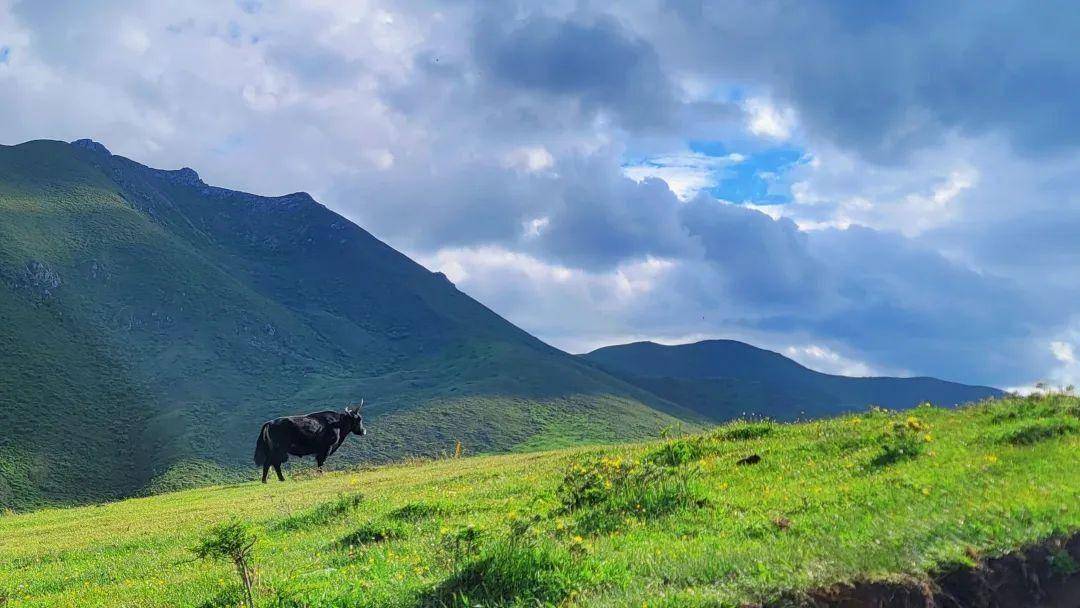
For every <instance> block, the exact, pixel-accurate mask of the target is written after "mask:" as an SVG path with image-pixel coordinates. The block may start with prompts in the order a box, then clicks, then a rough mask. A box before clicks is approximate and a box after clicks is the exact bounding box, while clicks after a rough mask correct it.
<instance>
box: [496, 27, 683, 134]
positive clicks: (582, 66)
mask: <svg viewBox="0 0 1080 608" xmlns="http://www.w3.org/2000/svg"><path fill="white" fill-rule="evenodd" d="M475 51H476V56H477V59H478V61H479V62H480V65H481V68H482V69H484V70H486V71H487V72H488V73H489V77H490V78H492V79H494V80H496V81H497V82H501V83H504V84H506V85H509V86H512V87H519V88H521V89H524V90H528V91H532V92H534V93H539V94H544V95H552V96H566V97H572V98H575V99H577V100H579V101H580V103H581V105H582V108H583V109H584V110H585V111H587V112H600V111H607V112H611V113H613V114H615V115H616V116H617V117H618V118H619V119H620V120H621V121H622V122H624V123H625V124H626V125H628V126H630V127H647V126H656V125H660V124H663V123H664V122H665V121H667V120H668V119H669V118H670V116H669V115H670V114H671V113H672V112H673V110H674V109H675V106H676V99H675V90H674V86H673V85H672V83H671V81H670V80H669V78H668V77H667V75H666V74H665V73H664V71H663V70H662V69H661V67H660V61H659V58H658V57H657V54H656V52H655V51H654V50H653V48H652V47H651V46H650V45H649V44H648V43H647V42H645V41H643V40H641V39H639V38H636V37H634V36H633V35H632V34H630V33H629V32H627V31H625V30H624V29H623V28H622V27H621V26H620V25H619V24H618V22H616V21H615V20H613V19H611V18H608V17H603V16H599V17H592V18H589V19H583V20H575V19H554V18H550V17H545V16H539V15H531V16H529V17H526V18H524V19H521V20H512V21H509V22H506V21H503V20H500V21H498V22H496V21H495V20H494V19H492V18H488V19H485V20H484V21H483V22H482V23H481V25H480V27H479V28H478V31H477V35H476V39H475Z"/></svg>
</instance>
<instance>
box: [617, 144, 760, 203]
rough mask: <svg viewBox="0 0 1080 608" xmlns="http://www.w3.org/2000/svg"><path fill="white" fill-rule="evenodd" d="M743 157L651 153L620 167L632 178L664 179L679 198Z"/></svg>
mask: <svg viewBox="0 0 1080 608" xmlns="http://www.w3.org/2000/svg"><path fill="white" fill-rule="evenodd" d="M744 160H745V157H743V156H742V155H741V154H737V153H732V154H728V155H725V156H707V155H705V154H700V153H697V152H683V153H676V154H665V155H660V156H654V157H650V158H648V159H646V160H645V161H644V162H641V163H638V164H632V165H627V166H625V167H623V174H624V175H626V176H627V177H629V178H630V179H632V180H635V181H639V182H640V181H642V180H645V179H648V178H650V177H654V178H659V179H662V180H664V181H665V182H667V185H668V187H669V188H671V191H672V192H674V193H675V196H677V197H679V200H683V201H686V200H690V199H692V198H694V197H695V196H697V195H698V193H699V192H701V191H702V190H707V189H709V188H712V187H713V186H715V185H717V184H718V183H719V180H720V178H721V177H722V176H723V170H724V168H726V167H730V166H731V165H735V164H738V163H741V162H743V161H744Z"/></svg>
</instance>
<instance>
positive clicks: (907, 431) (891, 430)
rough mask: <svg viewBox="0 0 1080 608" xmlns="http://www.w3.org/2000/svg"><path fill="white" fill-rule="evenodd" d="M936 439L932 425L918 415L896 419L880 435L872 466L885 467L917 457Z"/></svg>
mask: <svg viewBox="0 0 1080 608" xmlns="http://www.w3.org/2000/svg"><path fill="white" fill-rule="evenodd" d="M933 440H934V436H933V434H932V433H931V432H930V425H929V424H927V423H926V422H925V421H923V420H922V419H920V418H919V417H917V416H907V417H906V418H904V419H903V420H895V421H893V422H890V423H889V424H887V425H886V427H885V432H884V433H882V434H881V436H879V437H878V444H879V445H880V448H879V450H878V453H877V455H876V456H874V458H873V459H872V460H871V461H870V465H871V466H872V467H885V466H888V465H891V464H895V463H897V462H901V461H904V460H912V459H914V458H917V457H918V456H919V455H920V454H922V453H923V451H924V450H925V449H926V444H928V443H930V442H931V441H933Z"/></svg>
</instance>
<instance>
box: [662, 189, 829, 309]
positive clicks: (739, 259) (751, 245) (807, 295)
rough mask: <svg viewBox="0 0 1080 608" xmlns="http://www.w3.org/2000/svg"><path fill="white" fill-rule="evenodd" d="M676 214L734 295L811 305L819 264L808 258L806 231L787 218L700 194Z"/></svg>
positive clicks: (820, 274)
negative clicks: (768, 214) (773, 217)
mask: <svg viewBox="0 0 1080 608" xmlns="http://www.w3.org/2000/svg"><path fill="white" fill-rule="evenodd" d="M680 217H681V219H682V222H683V224H684V225H685V226H686V228H687V230H688V231H689V233H690V235H691V236H692V237H693V238H694V240H695V241H696V242H697V243H698V244H700V246H701V248H702V252H703V255H704V258H705V259H706V260H707V261H708V262H709V263H710V264H712V265H713V266H715V267H716V268H717V269H718V271H719V273H720V275H721V276H724V277H725V278H726V283H727V286H726V287H727V290H728V291H729V292H730V293H731V294H732V296H734V297H735V298H738V299H741V300H744V301H745V302H747V303H752V304H763V303H769V302H786V303H789V304H794V305H795V306H800V305H801V306H806V305H811V304H816V301H817V299H818V298H819V297H820V294H821V293H822V292H821V289H822V288H823V287H824V285H823V282H824V277H823V275H824V272H823V271H824V268H823V267H822V265H821V264H819V263H818V262H817V261H816V260H815V259H814V258H813V257H811V256H810V254H809V252H808V251H807V236H806V234H804V233H802V232H800V231H799V229H798V227H797V226H796V225H795V223H794V222H792V221H791V220H787V219H780V220H774V219H772V218H770V217H769V216H767V215H765V214H763V213H761V212H758V211H754V210H752V209H746V208H744V207H740V206H738V205H731V204H727V203H722V202H719V201H717V200H715V199H713V198H710V197H707V196H702V195H699V196H698V197H696V198H695V199H694V200H692V201H690V202H689V203H687V204H686V206H685V207H684V208H683V209H681V210H680Z"/></svg>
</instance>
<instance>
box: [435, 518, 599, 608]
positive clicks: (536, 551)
mask: <svg viewBox="0 0 1080 608" xmlns="http://www.w3.org/2000/svg"><path fill="white" fill-rule="evenodd" d="M474 540H475V539H474ZM470 542H471V541H470ZM579 573H580V568H579V567H578V564H576V563H575V559H574V557H573V555H572V554H571V553H570V551H568V550H566V549H563V548H561V547H559V546H558V545H556V544H555V543H553V542H552V541H551V540H550V539H547V538H541V537H537V536H536V535H533V534H521V533H520V531H518V532H511V533H510V534H508V535H507V536H506V537H504V538H500V539H499V540H497V541H496V542H493V543H492V544H490V545H488V546H487V547H485V548H483V549H482V550H479V552H478V554H477V555H476V556H475V557H473V558H471V559H466V560H465V561H464V562H463V564H462V565H461V566H460V567H458V568H456V569H455V572H454V574H453V575H451V576H450V577H449V578H448V579H447V580H446V581H444V582H443V583H442V584H441V585H439V587H438V588H436V589H435V590H433V591H432V593H431V594H430V595H429V596H428V597H426V598H424V600H423V601H422V605H425V606H455V607H461V608H465V607H466V606H469V607H471V606H503V605H507V604H510V603H514V604H523V605H543V606H548V605H557V604H558V603H559V602H561V601H562V600H564V599H565V598H566V597H568V596H569V595H570V593H571V592H573V590H574V589H576V588H577V587H578V586H579V584H578V581H577V576H578V575H579Z"/></svg>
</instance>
